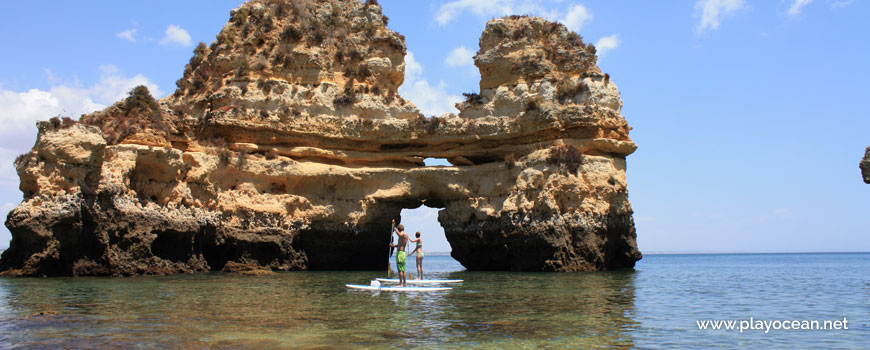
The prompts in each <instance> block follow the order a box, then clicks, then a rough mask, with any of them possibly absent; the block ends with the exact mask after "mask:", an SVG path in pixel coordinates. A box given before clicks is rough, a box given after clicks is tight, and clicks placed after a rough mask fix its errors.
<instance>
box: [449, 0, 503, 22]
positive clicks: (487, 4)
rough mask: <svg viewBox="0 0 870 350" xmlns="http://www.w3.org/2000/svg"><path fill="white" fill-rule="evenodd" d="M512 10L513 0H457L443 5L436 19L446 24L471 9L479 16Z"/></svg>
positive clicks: (494, 14)
mask: <svg viewBox="0 0 870 350" xmlns="http://www.w3.org/2000/svg"><path fill="white" fill-rule="evenodd" d="M512 10H513V1H512V0H456V1H451V2H448V3H446V4H444V5H441V7H440V8H439V9H438V14H437V15H435V20H436V21H438V24H440V25H442V26H444V25H447V23H450V21H452V20H453V19H454V18H456V17H457V16H459V14H461V13H462V12H464V11H471V13H474V14H475V15H477V16H479V17H491V16H503V15H505V14H509V13H511V11H512Z"/></svg>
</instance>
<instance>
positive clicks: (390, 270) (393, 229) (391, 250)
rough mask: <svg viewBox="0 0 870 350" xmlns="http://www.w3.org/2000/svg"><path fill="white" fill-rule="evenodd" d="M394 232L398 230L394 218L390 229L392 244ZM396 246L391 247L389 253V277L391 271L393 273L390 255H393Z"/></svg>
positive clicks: (391, 242)
mask: <svg viewBox="0 0 870 350" xmlns="http://www.w3.org/2000/svg"><path fill="white" fill-rule="evenodd" d="M393 232H396V220H393V223H392V228H391V229H390V244H393ZM394 249H395V248H393V247H390V254H389V255H387V277H390V273H392V271H393V270H392V269H391V268H390V257H391V256H393V250H394Z"/></svg>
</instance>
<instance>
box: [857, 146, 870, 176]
mask: <svg viewBox="0 0 870 350" xmlns="http://www.w3.org/2000/svg"><path fill="white" fill-rule="evenodd" d="M858 167H860V168H861V176H862V177H863V178H864V183H865V184H870V147H867V149H866V150H865V151H864V158H862V159H861V163H860V164H858Z"/></svg>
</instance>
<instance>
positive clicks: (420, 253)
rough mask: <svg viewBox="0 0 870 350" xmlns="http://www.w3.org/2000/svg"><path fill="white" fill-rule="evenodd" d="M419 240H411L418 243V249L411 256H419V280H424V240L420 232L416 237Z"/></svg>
mask: <svg viewBox="0 0 870 350" xmlns="http://www.w3.org/2000/svg"><path fill="white" fill-rule="evenodd" d="M415 236H417V239H413V238H412V239H410V241H411V242H416V243H417V248H416V249H414V252H412V253H411V255H414V254H417V276H418V277H417V279H419V280H422V279H423V239H422V238H420V232H417V234H416V235H415Z"/></svg>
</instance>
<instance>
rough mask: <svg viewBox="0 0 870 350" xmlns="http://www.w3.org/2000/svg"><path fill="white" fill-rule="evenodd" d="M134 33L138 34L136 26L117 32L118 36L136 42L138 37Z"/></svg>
mask: <svg viewBox="0 0 870 350" xmlns="http://www.w3.org/2000/svg"><path fill="white" fill-rule="evenodd" d="M134 35H136V29H135V28H134V29H127V30H125V31H123V32H120V33H118V34H115V36H116V37H118V38H121V39H124V40H127V41H129V42H131V43H134V42H136V37H134Z"/></svg>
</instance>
